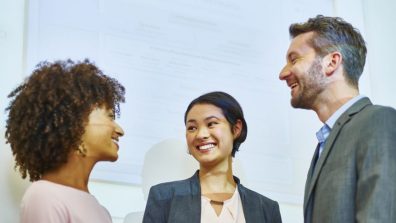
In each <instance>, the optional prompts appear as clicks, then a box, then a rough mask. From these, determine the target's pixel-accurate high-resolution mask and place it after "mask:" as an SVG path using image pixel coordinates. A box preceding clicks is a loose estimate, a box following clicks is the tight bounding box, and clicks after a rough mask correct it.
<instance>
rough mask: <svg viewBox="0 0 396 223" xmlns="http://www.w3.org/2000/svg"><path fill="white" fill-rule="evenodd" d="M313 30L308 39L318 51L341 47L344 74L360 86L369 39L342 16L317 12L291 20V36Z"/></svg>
mask: <svg viewBox="0 0 396 223" xmlns="http://www.w3.org/2000/svg"><path fill="white" fill-rule="evenodd" d="M307 32H314V36H313V37H312V39H311V40H310V41H309V43H310V44H311V46H312V47H313V48H314V49H315V51H316V53H317V54H318V55H319V56H321V57H323V56H325V55H326V54H328V53H331V52H334V51H339V52H340V53H341V55H342V57H343V65H344V70H345V77H346V79H347V80H348V83H349V84H351V85H352V86H355V87H358V81H359V78H360V76H361V74H362V72H363V68H364V64H365V62H366V54H367V48H366V43H365V42H364V39H363V37H362V35H361V34H360V32H359V31H358V30H357V29H356V28H354V27H353V26H352V25H351V24H350V23H348V22H346V21H344V20H343V19H342V18H339V17H326V16H322V15H318V16H316V17H315V18H310V19H308V21H307V22H304V23H295V24H291V25H290V27H289V33H290V36H291V37H293V38H294V37H296V36H298V35H300V34H303V33H307Z"/></svg>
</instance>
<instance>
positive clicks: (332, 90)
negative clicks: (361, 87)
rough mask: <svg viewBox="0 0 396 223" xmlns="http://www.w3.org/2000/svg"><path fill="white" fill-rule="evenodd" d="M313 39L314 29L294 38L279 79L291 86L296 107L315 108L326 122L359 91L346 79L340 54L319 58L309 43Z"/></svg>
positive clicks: (292, 99) (293, 103)
mask: <svg viewBox="0 0 396 223" xmlns="http://www.w3.org/2000/svg"><path fill="white" fill-rule="evenodd" d="M311 38H315V35H314V33H313V32H308V33H304V34H300V35H298V36H296V37H295V38H293V39H292V41H291V43H290V46H289V49H288V51H287V54H286V62H287V63H286V65H285V66H284V67H283V69H282V70H281V72H280V74H279V79H280V80H283V81H286V83H287V85H288V86H289V87H290V89H291V104H292V106H293V107H295V108H304V109H311V110H313V111H315V112H316V114H317V115H318V117H319V119H320V120H321V121H322V122H323V123H324V122H326V120H327V119H329V117H330V116H331V115H332V114H333V113H334V112H335V111H336V110H337V109H338V108H340V107H341V106H342V105H343V104H345V103H346V102H347V101H349V100H350V99H352V98H353V97H355V96H357V95H358V94H359V91H358V89H357V88H355V87H353V86H351V85H349V84H348V82H347V81H346V79H345V75H344V68H343V65H342V60H343V58H342V55H341V53H340V52H338V51H334V52H330V53H328V54H327V55H325V56H323V57H319V56H317V54H316V52H315V49H314V48H313V47H311V46H310V44H309V42H308V41H309V40H310V39H311Z"/></svg>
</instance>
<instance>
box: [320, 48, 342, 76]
mask: <svg viewBox="0 0 396 223" xmlns="http://www.w3.org/2000/svg"><path fill="white" fill-rule="evenodd" d="M341 64H342V54H341V53H340V52H338V51H334V52H331V53H329V54H327V55H326V56H325V57H324V58H323V68H324V71H325V74H326V76H331V75H333V73H334V72H335V71H336V70H337V69H339V68H340V67H341Z"/></svg>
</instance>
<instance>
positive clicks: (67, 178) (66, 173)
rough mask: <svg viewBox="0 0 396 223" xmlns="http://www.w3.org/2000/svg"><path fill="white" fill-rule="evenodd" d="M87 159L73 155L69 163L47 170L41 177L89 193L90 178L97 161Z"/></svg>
mask: <svg viewBox="0 0 396 223" xmlns="http://www.w3.org/2000/svg"><path fill="white" fill-rule="evenodd" d="M87 161H88V160H87V159H86V157H80V156H75V155H71V156H69V159H68V161H67V163H65V164H63V165H61V166H60V167H58V168H57V169H54V170H51V171H48V172H46V173H45V174H43V176H42V178H41V179H43V180H48V181H51V182H54V183H58V184H62V185H65V186H69V187H73V188H76V189H78V190H82V191H85V192H88V193H89V190H88V179H89V175H90V173H91V171H92V168H93V166H94V165H95V163H92V162H87Z"/></svg>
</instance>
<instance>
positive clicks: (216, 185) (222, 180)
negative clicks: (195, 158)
mask: <svg viewBox="0 0 396 223" xmlns="http://www.w3.org/2000/svg"><path fill="white" fill-rule="evenodd" d="M199 179H200V184H201V193H202V194H214V193H231V194H232V193H234V191H235V187H236V183H235V181H234V178H233V174H232V158H230V159H229V160H228V161H227V163H226V164H223V165H216V166H210V167H206V166H203V165H201V166H200V170H199Z"/></svg>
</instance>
